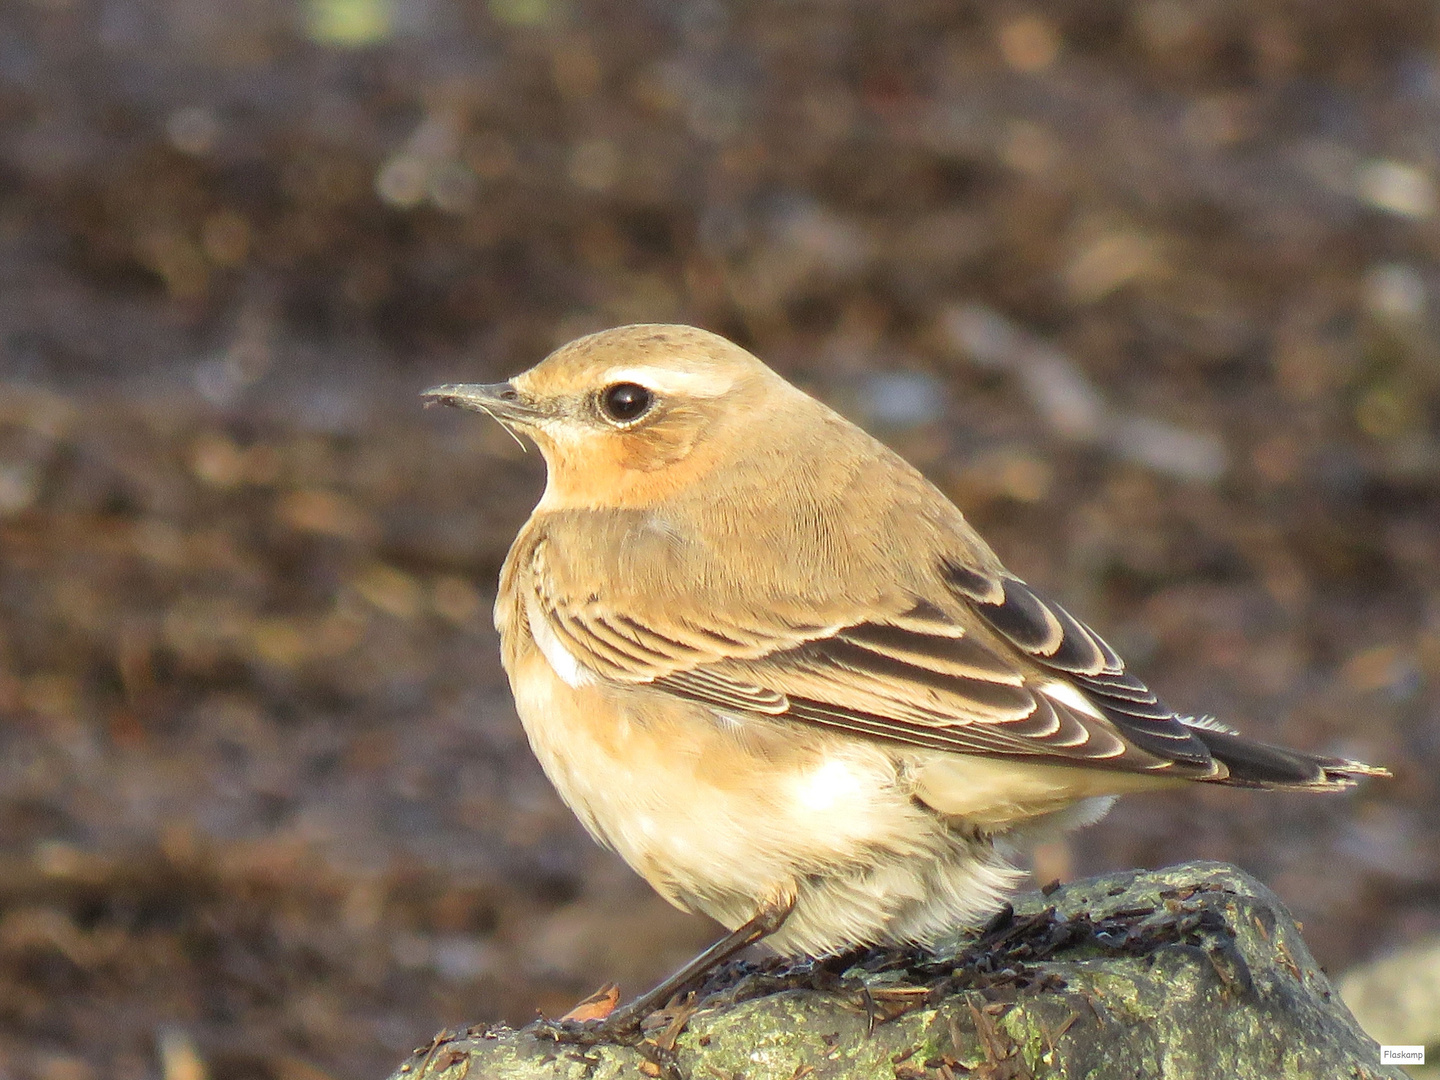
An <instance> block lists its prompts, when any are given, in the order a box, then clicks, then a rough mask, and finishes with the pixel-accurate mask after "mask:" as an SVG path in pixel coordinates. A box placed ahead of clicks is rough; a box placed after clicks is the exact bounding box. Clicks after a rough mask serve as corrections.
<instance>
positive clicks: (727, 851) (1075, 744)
mask: <svg viewBox="0 0 1440 1080" xmlns="http://www.w3.org/2000/svg"><path fill="white" fill-rule="evenodd" d="M617 388H618V389H617ZM627 388H628V389H627ZM429 393H430V396H431V397H432V398H434V399H435V400H438V401H442V402H445V403H449V404H456V405H461V406H465V407H469V408H475V409H479V410H482V411H485V412H489V413H491V414H492V415H494V416H495V417H496V418H497V419H498V420H500V422H501V423H503V424H505V425H506V426H507V427H510V428H511V429H512V430H514V431H516V432H519V433H521V434H524V435H527V436H529V437H530V438H531V439H533V440H534V441H535V442H536V444H537V445H538V446H539V447H540V450H541V452H542V453H543V454H544V456H545V460H546V463H547V466H548V482H547V486H546V490H545V494H544V496H543V497H542V499H541V500H540V503H539V505H538V506H537V507H536V509H535V512H534V514H533V515H532V516H531V518H530V520H529V522H527V524H526V525H525V527H524V529H523V530H522V531H521V533H520V535H519V537H518V538H517V539H516V541H515V544H514V546H513V548H512V549H511V551H510V555H509V557H508V559H507V561H506V564H505V568H504V570H503V572H502V575H501V581H500V592H499V597H498V600H497V603H496V611H495V617H496V625H497V626H498V627H499V630H500V633H501V639H502V647H503V658H504V662H505V667H506V671H507V672H508V674H509V677H510V681H511V686H512V688H513V690H514V693H515V698H516V702H517V706H518V709H519V712H520V717H521V719H522V721H523V722H524V724H525V728H526V731H527V733H528V734H529V737H530V741H531V744H532V746H533V747H534V749H535V752H536V754H537V756H538V757H539V759H540V761H541V763H542V765H543V766H544V768H545V770H546V773H547V775H548V776H549V777H550V779H551V780H552V781H553V782H554V784H555V786H556V788H557V789H558V790H559V792H560V794H561V796H562V797H563V798H564V799H565V801H566V802H567V803H568V804H569V805H570V806H571V807H572V808H573V809H574V811H575V812H576V814H577V815H578V816H579V817H580V819H581V820H582V821H583V822H584V823H585V825H586V827H587V828H588V829H589V830H590V831H591V832H592V833H593V834H594V835H595V836H596V837H597V838H598V839H600V840H601V841H602V842H604V843H606V844H609V845H610V846H612V847H613V848H615V849H616V850H617V851H618V852H619V853H620V854H621V855H622V856H623V857H624V858H625V859H626V860H627V861H628V862H629V863H630V864H631V865H632V866H633V867H635V869H636V870H637V871H639V872H640V873H641V874H642V875H644V876H645V878H646V879H647V880H649V881H650V882H651V884H653V885H654V886H655V888H657V889H658V890H659V891H660V892H661V893H662V894H664V895H665V896H666V897H667V898H669V899H670V900H671V901H673V902H674V903H676V904H677V905H679V906H681V907H685V908H688V909H693V910H698V911H703V912H705V913H707V914H709V915H711V916H713V917H714V918H716V919H718V920H719V921H720V922H722V923H724V924H725V925H727V926H729V927H732V928H734V927H737V926H739V925H741V924H742V923H744V922H745V921H746V920H747V919H749V918H751V916H752V915H754V914H755V912H756V910H757V907H758V906H761V905H763V904H766V903H770V902H772V901H773V900H774V898H776V897H784V898H786V903H788V902H789V901H790V900H793V905H794V906H793V911H791V912H790V913H789V917H788V918H786V919H784V922H783V924H782V925H780V927H779V929H778V930H776V931H775V932H774V933H773V934H772V935H771V936H770V938H769V941H770V944H772V945H773V946H774V947H775V948H777V949H779V950H781V951H783V952H792V953H800V952H803V953H809V954H825V953H831V952H835V951H838V950H842V949H845V948H848V947H850V946H854V945H862V944H875V943H909V942H920V943H924V942H928V941H931V940H933V939H934V938H935V937H936V936H937V935H938V934H940V933H942V932H944V931H945V930H948V929H951V928H953V927H955V926H957V925H963V924H965V923H969V922H973V921H974V920H975V919H976V918H977V917H981V916H983V915H984V914H985V913H987V912H988V911H989V910H990V909H992V908H993V907H994V906H996V905H997V903H998V900H999V897H1000V896H1001V895H1002V893H1003V892H1004V890H1005V889H1006V888H1008V887H1010V886H1011V885H1013V884H1014V883H1015V882H1016V881H1017V880H1018V877H1019V875H1018V872H1017V871H1015V870H1014V869H1013V868H1012V866H1011V864H1010V863H1009V861H1008V860H1007V858H1006V855H1007V854H1008V853H1011V852H1012V851H1013V849H1014V848H1015V847H1016V846H1017V845H1020V844H1023V843H1025V842H1026V841H1027V840H1029V839H1032V838H1034V837H1035V836H1037V835H1039V834H1041V833H1043V832H1045V831H1047V830H1053V829H1056V828H1064V827H1068V826H1071V825H1074V824H1080V823H1084V822H1087V821H1091V820H1094V819H1095V818H1097V817H1098V816H1100V814H1102V813H1103V812H1104V810H1105V809H1107V808H1108V806H1109V802H1110V801H1111V800H1112V798H1113V797H1114V796H1115V795H1119V794H1122V793H1125V792H1130V791H1136V790H1143V789H1147V788H1151V789H1153V788H1157V787H1160V786H1163V785H1166V784H1174V783H1179V782H1184V781H1190V780H1200V781H1207V782H1213V783H1223V784H1231V785H1249V786H1261V787H1295V788H1311V789H1316V790H1331V789H1340V788H1343V787H1346V786H1349V785H1351V784H1353V783H1354V781H1355V779H1356V778H1357V777H1360V776H1367V775H1384V770H1382V769H1377V768H1374V767H1372V766H1368V765H1364V764H1361V763H1358V762H1353V761H1345V760H1340V759H1334V758H1324V757H1315V756H1311V755H1308V754H1305V753H1301V752H1298V751H1290V750H1284V749H1280V748H1276V747H1269V746H1265V745H1263V744H1258V743H1254V742H1251V741H1248V740H1245V739H1243V738H1241V737H1240V736H1238V735H1237V734H1236V733H1234V732H1233V731H1231V730H1230V729H1228V728H1225V727H1223V726H1222V725H1219V724H1216V723H1214V722H1213V721H1208V720H1194V719H1190V718H1186V717H1182V716H1178V715H1176V714H1175V713H1174V712H1172V711H1171V710H1170V709H1169V708H1168V707H1167V706H1165V705H1164V704H1162V703H1161V702H1160V701H1159V700H1158V699H1157V698H1156V696H1155V695H1154V694H1153V693H1152V692H1151V691H1150V690H1149V689H1148V688H1147V687H1146V686H1145V685H1144V684H1143V683H1142V682H1141V681H1140V680H1138V679H1137V678H1135V677H1134V676H1133V675H1132V674H1130V673H1129V672H1128V671H1127V670H1126V668H1125V666H1124V664H1123V662H1122V661H1121V660H1120V658H1119V657H1118V656H1116V655H1115V653H1114V651H1113V650H1111V649H1110V647H1109V646H1107V645H1106V644H1105V642H1104V641H1103V640H1101V639H1100V637H1099V636H1098V635H1097V634H1095V632H1094V631H1092V630H1090V629H1089V628H1088V627H1086V626H1084V624H1082V623H1081V622H1079V621H1078V620H1076V619H1074V618H1073V617H1072V616H1071V615H1069V614H1068V613H1067V612H1066V611H1065V610H1064V609H1063V608H1061V607H1060V606H1059V605H1057V604H1054V603H1050V602H1048V601H1046V600H1044V599H1042V598H1041V597H1039V596H1037V595H1036V594H1035V593H1034V592H1033V591H1032V590H1030V589H1029V588H1028V587H1027V586H1026V585H1025V584H1024V583H1022V582H1021V581H1019V580H1018V579H1017V578H1015V577H1014V576H1013V575H1010V574H1009V573H1008V572H1007V571H1006V570H1005V568H1004V567H1003V566H1002V565H1001V563H1000V561H999V559H998V558H997V557H996V556H995V554H994V553H993V552H992V551H991V550H990V549H989V548H988V547H987V546H986V545H985V543H984V541H983V540H981V539H980V537H979V536H978V535H977V534H976V533H975V532H974V530H973V529H971V528H970V526H969V525H968V523H967V522H966V521H965V519H964V517H963V516H962V515H961V513H960V511H959V510H957V509H956V508H955V507H954V506H953V505H952V504H951V503H950V502H949V501H948V500H947V499H946V498H945V497H944V496H943V495H942V494H941V492H940V491H939V490H938V489H936V488H935V487H934V486H933V485H932V484H930V483H929V482H928V481H927V480H925V479H924V477H922V476H921V475H920V474H919V473H918V472H917V471H916V470H915V469H914V468H912V467H911V466H910V465H909V464H907V463H906V462H905V461H903V460H902V459H901V458H899V457H898V456H897V455H895V454H894V453H892V452H891V451H890V450H888V449H887V448H885V447H884V446H883V445H881V444H880V443H879V442H877V441H876V440H874V439H873V438H871V437H870V436H869V435H867V434H865V433H864V432H863V431H861V430H860V429H859V428H857V427H855V426H854V425H852V424H850V423H849V422H848V421H846V420H844V419H843V418H841V417H840V416H838V415H837V414H836V413H834V412H832V411H831V410H830V409H828V408H826V407H825V406H824V405H822V404H820V403H819V402H818V401H815V400H814V399H813V398H811V397H809V396H807V395H806V394H804V393H802V392H801V391H800V390H798V389H796V388H795V387H793V386H791V385H790V384H789V383H787V382H785V381H784V380H783V379H781V378H780V377H779V376H778V375H776V374H775V373H774V372H772V371H771V370H770V369H769V368H767V367H766V366H765V365H764V364H762V363H761V362H760V361H758V360H757V359H755V358H754V357H753V356H751V355H750V354H749V353H747V352H745V351H744V350H743V349H740V348H739V347H737V346H735V345H733V344H731V343H729V342H727V341H724V340H723V339H721V338H718V337H716V336H715V335H713V334H709V333H706V332H704V331H701V330H696V329H693V328H690V327H681V326H630V327H622V328H620V329H617V330H610V331H606V332H604V333H600V334H594V335H591V336H589V337H586V338H581V339H580V340H578V341H575V342H572V343H571V344H569V345H567V346H565V347H564V348H562V349H559V350H557V351H556V352H555V353H554V354H552V355H551V356H550V357H548V358H547V359H546V360H545V361H543V362H542V363H541V364H539V365H538V366H536V367H535V368H532V369H531V370H530V371H527V372H525V373H524V374H522V375H520V376H518V377H516V378H515V379H514V380H513V381H512V382H511V383H508V384H500V385H499V386H494V387H476V386H448V387H439V388H437V389H436V390H433V391H430V392H429ZM637 403H638V404H639V405H641V406H643V408H641V409H640V411H639V412H638V413H636V415H634V416H633V417H630V416H628V410H630V409H633V408H634V407H635V406H636V405H637ZM612 405H615V406H617V409H618V412H620V413H627V415H626V416H624V417H623V418H619V419H617V418H616V416H614V415H610V413H609V412H608V411H607V410H610V408H611V406H612ZM621 406H623V408H622V407H621ZM782 917H783V916H782Z"/></svg>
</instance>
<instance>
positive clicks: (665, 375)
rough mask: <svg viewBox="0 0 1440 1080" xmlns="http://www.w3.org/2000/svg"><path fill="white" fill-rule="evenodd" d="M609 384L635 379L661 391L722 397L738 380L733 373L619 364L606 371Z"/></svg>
mask: <svg viewBox="0 0 1440 1080" xmlns="http://www.w3.org/2000/svg"><path fill="white" fill-rule="evenodd" d="M605 382H606V385H607V386H608V385H613V384H614V383H622V382H633V383H639V384H640V385H641V386H643V387H645V388H646V389H649V390H654V391H656V392H658V393H660V394H680V395H683V396H689V397H707V398H713V397H721V396H723V395H724V394H727V393H729V392H730V390H731V388H732V387H733V386H734V385H735V381H734V380H733V379H731V378H730V377H729V376H726V375H720V374H716V373H713V372H702V371H676V370H674V369H673V368H662V367H626V368H616V369H615V370H613V371H609V372H607V373H606V375H605Z"/></svg>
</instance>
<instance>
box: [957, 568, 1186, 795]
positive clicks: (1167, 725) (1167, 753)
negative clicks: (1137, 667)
mask: <svg viewBox="0 0 1440 1080" xmlns="http://www.w3.org/2000/svg"><path fill="white" fill-rule="evenodd" d="M943 572H944V575H945V579H946V581H947V582H948V583H949V584H950V586H951V588H952V589H954V590H955V593H956V595H957V596H959V597H960V598H961V599H963V600H965V601H966V602H968V604H969V605H970V608H971V610H972V611H974V612H975V613H976V614H977V615H979V616H980V618H982V619H983V620H985V622H986V624H987V625H989V626H990V628H991V629H993V630H994V631H995V632H996V633H998V634H1000V635H1001V636H1002V637H1003V638H1005V640H1007V641H1009V642H1010V643H1011V644H1012V645H1014V646H1015V648H1017V649H1019V650H1020V651H1021V652H1022V653H1024V654H1025V655H1026V656H1028V657H1029V658H1030V659H1031V660H1033V661H1034V662H1035V663H1036V664H1038V665H1039V666H1040V667H1041V668H1043V669H1046V670H1049V671H1051V672H1053V673H1055V675H1057V676H1058V677H1062V678H1065V679H1066V680H1068V681H1069V682H1071V683H1072V684H1073V685H1074V686H1075V687H1076V688H1077V689H1079V690H1080V691H1082V692H1083V693H1084V695H1085V697H1086V698H1087V699H1089V700H1090V701H1091V702H1093V703H1094V705H1095V707H1096V708H1097V709H1099V710H1100V712H1102V713H1103V714H1104V715H1105V718H1106V719H1107V720H1109V721H1110V722H1111V723H1113V724H1114V725H1115V727H1116V728H1117V729H1119V731H1120V732H1121V733H1122V734H1123V735H1124V736H1125V738H1126V739H1128V740H1130V741H1131V742H1133V743H1135V744H1136V745H1138V746H1140V747H1142V748H1144V749H1145V750H1148V751H1150V752H1151V753H1152V754H1155V755H1157V756H1158V757H1162V758H1167V759H1170V760H1173V761H1177V762H1184V763H1187V764H1191V765H1196V766H1200V765H1205V764H1207V763H1209V762H1210V761H1211V755H1210V751H1209V750H1208V749H1207V748H1206V746H1205V744H1204V742H1202V741H1201V740H1200V739H1199V738H1197V737H1196V736H1195V734H1194V732H1193V731H1192V730H1191V729H1190V728H1188V727H1186V726H1185V725H1184V724H1183V723H1181V722H1180V719H1179V717H1177V716H1176V715H1175V712H1174V710H1173V709H1171V708H1169V707H1168V706H1167V705H1165V704H1164V703H1163V702H1161V701H1160V699H1159V698H1158V697H1157V696H1156V695H1155V693H1154V692H1153V691H1152V690H1151V689H1150V688H1149V687H1148V686H1146V685H1145V684H1144V683H1143V682H1141V681H1140V680H1139V679H1137V678H1136V677H1135V676H1134V675H1132V674H1130V673H1129V672H1128V671H1126V670H1125V664H1124V662H1123V661H1121V659H1120V657H1118V656H1117V655H1116V654H1115V650H1113V649H1112V648H1110V646H1109V645H1107V644H1106V643H1105V641H1104V639H1103V638H1101V637H1100V635H1099V634H1097V633H1095V631H1094V630H1091V629H1090V628H1089V627H1088V626H1086V625H1085V624H1084V623H1082V622H1080V620H1078V619H1076V618H1075V617H1074V616H1073V615H1071V614H1070V613H1069V612H1068V611H1066V610H1065V609H1064V608H1063V607H1061V606H1060V605H1059V604H1056V603H1052V602H1050V601H1047V600H1043V599H1042V598H1041V597H1040V596H1039V595H1037V594H1036V593H1035V592H1034V591H1033V590H1032V589H1031V588H1030V587H1029V586H1028V585H1026V584H1025V583H1024V582H1023V581H1021V580H1020V579H1019V578H1015V577H1011V576H1009V575H1008V574H1000V575H987V574H985V573H982V572H980V571H977V570H974V569H972V568H970V567H966V566H961V565H959V564H956V563H948V562H947V563H946V564H945V565H944V567H943Z"/></svg>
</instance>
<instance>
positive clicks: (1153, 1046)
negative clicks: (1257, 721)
mask: <svg viewBox="0 0 1440 1080" xmlns="http://www.w3.org/2000/svg"><path fill="white" fill-rule="evenodd" d="M937 957H939V958H941V959H936V960H922V959H921V958H919V957H915V956H911V957H881V956H870V957H865V958H862V959H861V960H860V961H859V962H858V963H856V964H855V965H854V966H852V967H850V968H849V969H848V970H847V971H844V972H843V973H833V972H831V971H829V970H827V969H826V968H823V967H822V968H815V967H811V966H809V965H803V966H800V967H793V968H788V969H779V968H774V967H772V968H770V969H768V970H762V969H760V968H756V967H754V966H750V967H744V966H737V967H736V968H734V969H731V970H729V971H726V972H722V973H720V974H718V975H717V976H716V977H715V978H713V979H712V981H711V984H710V985H709V986H707V987H706V988H705V989H706V991H707V993H705V994H704V995H703V996H702V998H701V1000H700V1001H699V1002H698V1008H695V1009H693V1011H692V1010H691V1009H689V1008H686V1009H684V1010H683V1012H678V1013H677V1014H658V1015H656V1016H652V1017H651V1018H650V1021H649V1022H648V1023H647V1026H646V1029H645V1038H644V1039H643V1040H637V1041H636V1044H635V1045H614V1044H609V1043H607V1044H602V1045H596V1046H588V1047H582V1046H576V1045H567V1044H557V1043H556V1042H554V1041H552V1040H551V1039H548V1038H545V1037H541V1036H537V1033H536V1032H535V1031H534V1030H533V1029H531V1028H527V1029H525V1030H521V1031H515V1030H512V1029H509V1028H504V1027H499V1028H493V1029H483V1028H475V1029H471V1030H469V1031H466V1032H463V1033H459V1034H451V1033H442V1034H441V1036H438V1037H437V1039H436V1041H435V1042H434V1043H433V1044H432V1045H431V1046H429V1047H426V1048H424V1049H422V1050H420V1051H417V1054H416V1056H415V1057H413V1058H412V1059H411V1060H410V1061H408V1062H406V1063H405V1064H403V1065H402V1066H401V1067H400V1069H399V1070H398V1071H397V1072H396V1073H395V1074H394V1076H393V1077H392V1080H465V1078H467V1077H471V1076H474V1077H486V1078H489V1077H505V1078H507V1080H532V1078H533V1080H551V1078H555V1080H560V1078H575V1080H579V1078H582V1077H583V1078H585V1080H603V1078H608V1077H612V1076H617V1077H618V1076H622V1075H623V1076H635V1075H636V1074H637V1072H638V1073H639V1074H641V1075H648V1076H652V1077H660V1076H665V1077H672V1078H680V1077H685V1078H689V1077H705V1078H712V1077H713V1078H721V1080H730V1078H735V1080H738V1078H740V1077H744V1078H745V1080H795V1078H798V1077H804V1076H813V1077H816V1078H828V1077H867V1078H868V1077H887V1078H888V1077H891V1076H894V1077H896V1078H897V1080H922V1078H930V1077H935V1078H938V1080H952V1078H953V1077H956V1076H967V1075H968V1076H975V1077H984V1078H987V1080H1002V1078H1021V1077H1034V1078H1036V1080H1039V1078H1043V1077H1087V1078H1089V1080H1106V1078H1111V1077H1114V1078H1120V1077H1125V1078H1133V1077H1165V1078H1167V1080H1184V1078H1190V1077H1197V1078H1198V1077H1218V1076H1224V1077H1240V1078H1243V1077H1252V1076H1253V1077H1266V1078H1276V1080H1278V1078H1294V1080H1299V1078H1308V1077H1315V1078H1321V1077H1324V1078H1327V1080H1329V1078H1338V1077H1355V1078H1364V1080H1368V1078H1372V1077H1382V1076H1384V1077H1395V1078H1401V1077H1403V1076H1404V1074H1403V1073H1402V1072H1400V1071H1399V1070H1396V1069H1393V1068H1388V1067H1384V1066H1381V1064H1380V1061H1379V1049H1378V1047H1377V1045H1376V1043H1375V1042H1374V1041H1373V1040H1372V1039H1370V1038H1369V1037H1368V1036H1367V1035H1365V1033H1364V1032H1363V1031H1362V1030H1361V1029H1360V1027H1359V1025H1358V1024H1357V1023H1356V1022H1355V1020H1354V1018H1353V1017H1352V1016H1351V1015H1350V1013H1349V1011H1348V1010H1347V1009H1346V1008H1345V1006H1344V1004H1343V1003H1342V1002H1341V1000H1340V997H1339V995H1338V994H1336V993H1335V992H1334V991H1333V990H1332V988H1331V986H1330V983H1329V981H1328V980H1327V979H1326V977H1325V975H1324V974H1323V973H1322V972H1321V971H1320V970H1319V968H1318V967H1317V966H1316V964H1315V962H1314V959H1313V958H1312V957H1311V955H1310V952H1309V950H1308V949H1307V948H1306V947H1305V943H1304V941H1303V940H1302V939H1301V937H1300V931H1299V929H1298V927H1297V926H1296V925H1295V922H1294V920H1293V919H1292V918H1291V917H1290V915H1289V913H1288V912H1287V911H1286V910H1285V908H1284V906H1283V905H1282V904H1281V903H1280V901H1279V900H1278V899H1277V898H1276V897H1275V895H1274V894H1273V893H1272V892H1270V890H1269V889H1267V888H1266V887H1265V886H1263V885H1261V884H1260V883H1259V882H1257V881H1255V880H1254V879H1253V878H1250V877H1249V876H1247V875H1246V874H1244V873H1242V872H1241V871H1239V870H1237V869H1235V868H1234V867H1231V866H1227V865H1225V864H1222V863H1209V862H1194V863H1186V864H1182V865H1179V866H1175V867H1171V868H1168V869H1165V870H1159V871H1151V872H1131V873H1122V874H1114V875H1109V876H1104V877H1098V878H1092V879H1089V880H1086V881H1080V882H1076V883H1074V884H1071V885H1068V886H1065V887H1062V888H1060V889H1058V890H1056V891H1054V892H1053V893H1052V894H1051V895H1050V896H1048V897H1047V896H1044V895H1042V894H1040V893H1033V894H1028V895H1026V896H1024V897H1022V898H1020V900H1018V901H1017V903H1016V905H1015V910H1014V914H1013V917H1012V918H1010V919H1009V920H1004V919H1001V920H998V921H997V922H996V923H992V925H991V926H990V927H989V928H987V929H986V930H985V931H984V932H983V933H981V934H979V935H977V934H970V935H966V936H963V937H959V938H957V939H956V940H955V941H953V942H951V943H948V944H947V946H945V947H943V948H941V949H940V950H937Z"/></svg>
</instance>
